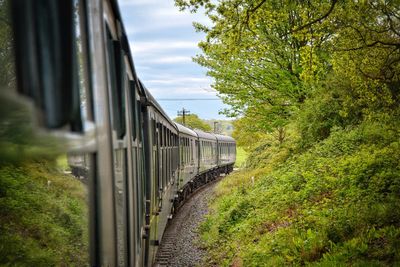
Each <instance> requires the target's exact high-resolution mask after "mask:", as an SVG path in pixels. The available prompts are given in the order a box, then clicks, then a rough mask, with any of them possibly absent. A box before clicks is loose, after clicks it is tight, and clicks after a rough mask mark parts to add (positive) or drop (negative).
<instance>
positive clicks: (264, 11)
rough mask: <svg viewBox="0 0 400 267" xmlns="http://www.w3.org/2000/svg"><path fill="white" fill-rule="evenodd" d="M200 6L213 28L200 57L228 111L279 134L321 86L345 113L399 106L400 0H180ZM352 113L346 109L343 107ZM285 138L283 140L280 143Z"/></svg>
mask: <svg viewBox="0 0 400 267" xmlns="http://www.w3.org/2000/svg"><path fill="white" fill-rule="evenodd" d="M175 3H176V5H177V6H178V7H179V8H181V9H189V10H190V11H192V12H196V11H198V10H199V8H200V7H203V8H204V10H205V13H206V14H207V15H208V17H209V18H210V20H211V22H212V25H211V26H210V27H207V26H205V25H201V24H198V23H195V24H194V25H195V27H196V29H197V30H198V31H203V32H205V33H206V34H207V35H206V39H205V40H204V41H203V42H201V43H200V44H199V46H200V48H201V49H202V54H200V55H198V56H197V57H196V58H195V61H196V62H198V63H199V64H200V65H202V66H204V67H206V68H208V75H209V76H211V77H213V78H214V84H213V87H214V88H215V89H216V90H217V91H218V92H219V93H220V94H221V97H222V99H223V100H224V101H225V103H227V104H229V105H231V107H232V108H231V109H229V110H226V111H225V113H226V114H227V115H229V116H232V117H236V116H239V115H241V116H243V117H248V118H251V119H252V121H253V123H252V125H253V127H254V128H255V129H257V130H259V131H263V132H273V131H278V132H280V133H281V134H279V135H278V136H280V137H284V136H285V126H286V125H287V123H289V122H290V121H291V120H292V119H293V118H294V115H296V114H297V113H298V111H299V110H300V109H302V108H303V103H304V101H305V100H306V99H307V98H313V97H318V91H319V90H320V89H321V88H328V89H329V90H336V91H337V92H338V93H339V94H340V98H341V100H343V101H342V103H343V104H344V105H345V106H346V107H345V108H344V109H343V110H342V111H341V114H342V115H343V116H346V115H347V114H348V113H349V112H350V111H351V110H354V109H358V110H359V111H360V110H362V113H363V114H364V115H362V116H361V117H362V118H364V117H365V115H367V113H368V112H366V110H368V109H369V108H367V109H366V107H373V110H378V109H379V108H382V107H383V106H386V107H389V108H390V107H393V104H394V103H397V102H398V101H397V100H396V99H398V90H397V89H396V88H399V73H400V71H399V69H400V67H399V64H400V53H399V51H400V46H399V42H400V41H399V37H400V36H399V31H398V29H399V28H400V22H399V21H400V15H399V5H398V3H397V1H350V0H347V1H337V0H324V1H290V0H282V1H266V0H259V1H253V0H240V1H239V0H230V1H227V0H226V1H219V2H218V3H215V2H214V1H210V0H176V1H175ZM346 108H347V109H346ZM282 141H283V140H282Z"/></svg>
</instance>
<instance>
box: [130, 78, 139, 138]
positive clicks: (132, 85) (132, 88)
mask: <svg viewBox="0 0 400 267" xmlns="http://www.w3.org/2000/svg"><path fill="white" fill-rule="evenodd" d="M129 90H130V93H131V97H130V104H131V112H132V114H131V118H132V121H131V123H132V125H131V127H132V139H133V140H135V139H136V128H137V122H138V114H137V108H136V104H137V102H136V85H135V82H134V81H132V80H130V81H129Z"/></svg>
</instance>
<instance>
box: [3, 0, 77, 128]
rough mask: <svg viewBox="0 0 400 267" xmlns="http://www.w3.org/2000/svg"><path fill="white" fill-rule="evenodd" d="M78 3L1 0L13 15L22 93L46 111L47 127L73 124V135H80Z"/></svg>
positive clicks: (43, 119) (44, 115) (44, 121)
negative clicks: (77, 38)
mask: <svg viewBox="0 0 400 267" xmlns="http://www.w3.org/2000/svg"><path fill="white" fill-rule="evenodd" d="M75 3H76V2H74V1H52V0H42V1H40V4H37V3H36V2H34V1H0V4H1V5H2V8H4V5H7V4H8V5H11V7H12V8H11V10H12V11H13V12H12V19H13V23H12V25H13V28H14V38H15V39H14V40H15V42H14V44H15V55H16V60H17V62H19V63H20V64H17V65H16V67H17V69H16V71H17V76H18V79H17V80H18V91H19V92H20V93H22V94H24V95H26V96H28V97H30V98H32V99H33V100H34V102H35V105H36V107H37V108H38V109H40V110H41V111H43V113H42V117H41V121H40V124H42V125H43V126H45V127H47V128H50V129H56V128H61V127H64V126H65V125H70V126H71V130H72V131H76V132H81V131H82V122H81V109H80V98H79V81H78V77H79V75H78V67H77V58H76V56H75V55H76V49H77V48H76V45H77V44H76V35H75V33H74V15H76V14H75V13H74V11H75V7H74V4H75ZM4 9H5V8H4ZM9 22H10V21H9ZM9 25H11V22H10V24H9ZM1 53H3V51H2V52H1ZM2 63H3V62H2Z"/></svg>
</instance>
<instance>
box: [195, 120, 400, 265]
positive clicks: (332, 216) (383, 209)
mask: <svg viewBox="0 0 400 267" xmlns="http://www.w3.org/2000/svg"><path fill="white" fill-rule="evenodd" d="M398 125H399V121H398V120H388V121H386V122H385V123H382V121H379V123H377V122H376V121H375V122H372V121H366V122H363V123H361V124H359V125H358V126H356V127H352V128H351V129H350V128H349V129H340V128H334V129H332V130H331V134H330V135H329V137H327V138H326V139H325V140H323V141H320V142H319V143H317V144H316V145H314V146H313V147H311V148H310V149H308V150H305V151H304V150H299V151H296V153H287V154H285V156H282V155H281V154H280V153H285V152H284V151H290V146H289V145H288V146H287V147H284V148H281V149H277V148H278V147H281V145H279V143H273V142H272V143H269V146H268V147H264V148H263V149H260V151H259V154H263V153H266V152H265V151H270V154H269V158H268V164H266V165H262V164H261V163H260V164H261V165H259V166H264V167H262V168H259V169H253V170H247V171H242V172H239V173H236V174H233V175H232V176H230V177H228V178H227V179H225V180H223V181H222V182H221V184H220V185H219V187H218V189H217V198H216V199H215V200H214V203H213V205H212V210H213V212H212V213H211V215H209V216H208V218H207V220H206V222H205V223H203V225H202V227H201V231H202V239H203V244H204V246H205V247H206V248H207V249H208V251H210V255H211V256H210V258H209V259H208V263H209V264H210V265H219V266H230V265H232V264H234V265H235V264H236V265H239V266H240V265H243V266H283V265H296V266H297V265H316V266H344V265H352V266H366V265H367V266H393V265H398V264H400V242H399V237H400V225H399V221H400V168H399V166H400V154H399V153H398V151H399V149H400V143H399V140H400V139H399V138H400V132H399V130H398V129H399V127H398ZM293 142H294V143H296V142H298V141H297V140H296V139H293ZM253 155H255V154H254V153H253ZM250 157H251V155H250Z"/></svg>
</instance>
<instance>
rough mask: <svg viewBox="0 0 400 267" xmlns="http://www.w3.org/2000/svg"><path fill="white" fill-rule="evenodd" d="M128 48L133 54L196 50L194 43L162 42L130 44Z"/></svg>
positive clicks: (159, 40)
mask: <svg viewBox="0 0 400 267" xmlns="http://www.w3.org/2000/svg"><path fill="white" fill-rule="evenodd" d="M130 47H131V49H132V51H134V52H135V53H155V52H164V51H167V50H174V49H197V42H196V41H184V40H182V41H181V40H168V39H167V40H165V39H164V40H163V39H158V40H157V39H154V40H153V41H137V42H131V43H130Z"/></svg>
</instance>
